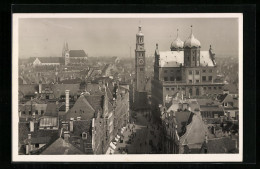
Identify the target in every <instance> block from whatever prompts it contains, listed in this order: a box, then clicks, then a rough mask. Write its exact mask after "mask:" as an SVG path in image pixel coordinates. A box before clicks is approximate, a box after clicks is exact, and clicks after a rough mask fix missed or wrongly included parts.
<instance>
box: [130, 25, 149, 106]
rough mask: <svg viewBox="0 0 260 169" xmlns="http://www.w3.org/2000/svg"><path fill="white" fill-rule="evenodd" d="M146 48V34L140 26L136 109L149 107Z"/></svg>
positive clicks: (136, 65)
mask: <svg viewBox="0 0 260 169" xmlns="http://www.w3.org/2000/svg"><path fill="white" fill-rule="evenodd" d="M145 86H146V77H145V48H144V34H143V33H142V27H141V26H139V31H138V33H137V34H136V49H135V83H134V97H133V98H134V109H135V110H145V109H148V103H147V92H146V90H145Z"/></svg>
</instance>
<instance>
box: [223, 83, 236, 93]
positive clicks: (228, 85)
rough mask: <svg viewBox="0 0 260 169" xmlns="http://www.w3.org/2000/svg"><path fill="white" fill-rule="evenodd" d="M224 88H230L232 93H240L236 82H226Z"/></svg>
mask: <svg viewBox="0 0 260 169" xmlns="http://www.w3.org/2000/svg"><path fill="white" fill-rule="evenodd" d="M223 89H224V90H228V91H229V93H230V94H238V87H237V85H235V84H232V83H230V84H225V85H224V87H223Z"/></svg>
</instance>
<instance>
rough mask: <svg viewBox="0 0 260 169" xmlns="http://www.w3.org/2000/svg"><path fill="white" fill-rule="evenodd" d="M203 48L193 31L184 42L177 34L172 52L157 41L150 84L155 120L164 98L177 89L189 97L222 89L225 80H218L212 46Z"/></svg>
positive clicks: (210, 93)
mask: <svg viewBox="0 0 260 169" xmlns="http://www.w3.org/2000/svg"><path fill="white" fill-rule="evenodd" d="M200 48H201V44H200V42H199V40H197V39H196V38H195V37H194V35H193V33H192V30H191V34H190V36H189V38H188V39H187V40H186V41H185V42H182V41H181V40H180V38H179V36H178V34H177V38H176V39H175V40H174V41H173V42H172V44H171V50H170V51H159V49H158V44H156V50H155V62H154V77H153V79H152V87H151V90H152V111H153V112H154V117H155V118H156V119H160V114H159V107H158V105H160V104H162V105H164V104H165V98H166V97H168V96H172V95H174V94H176V92H181V93H182V94H183V95H184V97H186V98H191V97H200V96H203V95H217V94H220V93H222V92H223V89H222V88H223V86H224V83H222V82H221V81H218V79H217V72H216V71H217V70H216V69H217V65H216V61H215V54H214V52H213V49H212V48H211V46H210V49H209V50H208V51H201V50H200Z"/></svg>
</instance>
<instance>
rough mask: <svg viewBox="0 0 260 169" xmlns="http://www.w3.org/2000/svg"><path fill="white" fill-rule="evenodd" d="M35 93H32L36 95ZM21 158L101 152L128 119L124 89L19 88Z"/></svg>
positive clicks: (103, 83)
mask: <svg viewBox="0 0 260 169" xmlns="http://www.w3.org/2000/svg"><path fill="white" fill-rule="evenodd" d="M36 92H37V93H36ZM19 93H20V95H21V97H20V101H21V100H24V101H23V102H20V104H19V153H20V154H105V153H110V152H112V151H113V150H114V148H115V147H114V146H115V145H114V144H116V140H118V138H119V137H120V135H121V134H122V130H123V128H124V126H125V125H126V124H127V122H128V118H129V87H128V85H121V84H119V82H115V81H113V80H111V79H109V78H103V79H102V80H100V81H99V82H98V83H89V84H86V85H85V86H84V88H82V87H81V86H80V84H78V85H75V84H73V85H68V84H66V85H57V84H53V85H43V84H39V85H38V86H30V85H29V86H26V85H22V86H20V87H19Z"/></svg>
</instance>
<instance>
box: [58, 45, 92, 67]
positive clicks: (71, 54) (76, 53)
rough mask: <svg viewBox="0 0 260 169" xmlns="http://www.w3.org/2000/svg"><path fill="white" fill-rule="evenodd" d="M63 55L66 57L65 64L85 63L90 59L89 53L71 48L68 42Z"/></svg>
mask: <svg viewBox="0 0 260 169" xmlns="http://www.w3.org/2000/svg"><path fill="white" fill-rule="evenodd" d="M62 57H63V58H65V65H79V64H84V63H87V60H88V55H87V54H86V53H85V51H84V50H69V46H68V42H65V43H64V45H63V49H62Z"/></svg>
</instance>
